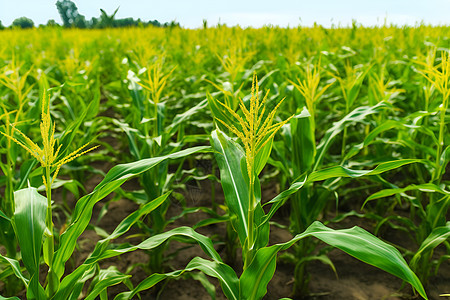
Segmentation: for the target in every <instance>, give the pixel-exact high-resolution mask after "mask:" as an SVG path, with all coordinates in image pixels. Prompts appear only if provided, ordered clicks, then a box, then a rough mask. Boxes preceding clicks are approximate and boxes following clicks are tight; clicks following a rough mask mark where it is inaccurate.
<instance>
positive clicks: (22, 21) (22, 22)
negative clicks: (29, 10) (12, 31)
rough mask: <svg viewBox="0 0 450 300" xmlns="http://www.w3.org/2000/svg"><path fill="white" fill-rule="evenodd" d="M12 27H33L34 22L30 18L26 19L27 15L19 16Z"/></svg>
mask: <svg viewBox="0 0 450 300" xmlns="http://www.w3.org/2000/svg"><path fill="white" fill-rule="evenodd" d="M11 26H12V27H20V28H33V27H34V22H33V20H31V19H28V18H27V17H20V18H17V19H15V20H14V21H13V22H12V24H11Z"/></svg>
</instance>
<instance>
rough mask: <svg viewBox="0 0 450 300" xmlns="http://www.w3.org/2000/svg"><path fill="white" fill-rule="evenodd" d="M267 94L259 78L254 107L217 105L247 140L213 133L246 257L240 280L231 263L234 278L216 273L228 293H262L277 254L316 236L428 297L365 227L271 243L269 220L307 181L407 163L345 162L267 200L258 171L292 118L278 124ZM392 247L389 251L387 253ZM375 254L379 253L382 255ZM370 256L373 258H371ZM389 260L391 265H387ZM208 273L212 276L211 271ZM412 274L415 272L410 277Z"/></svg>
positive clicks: (309, 231) (311, 231)
mask: <svg viewBox="0 0 450 300" xmlns="http://www.w3.org/2000/svg"><path fill="white" fill-rule="evenodd" d="M266 97H267V94H266ZM266 97H264V98H263V100H259V90H258V85H257V83H256V78H254V81H253V89H252V96H251V98H250V101H249V102H250V103H249V104H248V105H249V106H248V107H246V105H245V104H244V102H242V101H241V103H240V105H239V107H240V109H241V112H240V113H237V112H235V111H234V110H232V109H231V108H230V107H228V106H226V105H225V104H223V103H222V104H220V103H219V104H218V105H217V106H215V107H219V106H220V105H222V106H223V111H222V113H219V112H218V113H217V114H216V113H215V115H216V117H217V116H221V117H223V116H225V115H228V118H227V119H219V118H218V119H217V122H218V123H220V124H222V125H224V126H225V127H226V128H228V129H229V130H230V132H232V133H234V134H235V135H236V136H237V137H238V138H239V140H240V141H241V142H242V144H243V146H241V145H240V144H239V143H237V141H235V140H234V139H232V138H230V137H229V136H228V135H226V134H225V133H224V132H222V131H220V130H216V131H214V132H213V133H212V143H213V147H214V149H215V151H216V159H217V161H218V165H219V168H220V171H221V184H222V188H223V190H224V193H225V201H226V204H227V207H228V209H229V211H230V214H231V222H232V224H233V228H235V230H236V232H237V235H238V237H239V242H240V245H241V247H242V257H243V273H242V275H241V277H240V278H239V279H237V276H235V275H233V273H231V268H229V267H228V268H225V267H224V266H222V264H220V265H219V266H217V267H216V272H217V273H219V274H220V272H219V271H218V270H217V269H218V268H219V267H220V268H221V272H227V275H228V273H230V274H231V275H232V278H229V279H227V278H226V277H225V279H224V278H223V277H222V276H219V275H217V274H216V275H213V276H217V277H218V278H219V280H221V283H222V287H223V289H224V293H225V295H226V296H227V297H229V298H232V299H260V298H262V297H263V295H264V294H265V293H266V287H267V284H268V282H269V281H270V279H271V277H272V276H273V273H274V271H275V266H276V254H277V253H278V252H279V251H281V250H286V249H287V248H289V247H291V246H292V245H293V244H295V243H296V242H298V241H300V240H301V239H303V238H306V237H308V236H314V237H316V238H319V239H321V240H322V241H324V242H326V243H329V244H330V245H332V246H335V247H338V248H339V249H341V250H344V251H346V252H347V253H349V254H351V255H353V256H355V257H357V258H359V259H361V260H362V261H365V262H367V263H370V264H373V265H375V266H378V267H380V268H382V269H384V270H386V271H388V272H391V273H393V274H395V275H397V276H399V277H400V278H403V279H404V280H406V281H407V282H409V283H411V284H412V285H413V286H414V287H415V288H416V289H418V291H419V293H420V294H421V295H422V296H423V297H426V296H425V293H424V291H423V288H422V286H421V284H420V282H419V281H418V279H417V277H416V276H415V275H414V274H413V273H412V272H411V270H410V269H409V268H408V266H407V264H406V262H405V261H404V260H403V258H402V257H401V255H400V253H399V252H398V251H397V250H396V249H395V248H393V247H392V246H389V245H387V244H385V243H383V242H382V241H381V240H378V239H377V238H375V237H374V236H372V235H370V234H369V233H367V232H365V231H363V230H362V229H359V228H353V229H350V230H342V231H334V230H332V229H329V228H327V227H325V226H323V225H322V224H321V223H319V222H317V221H316V222H314V223H312V224H310V226H309V227H308V228H306V230H305V231H304V232H303V233H299V234H298V235H296V237H294V239H292V240H291V241H289V242H286V243H283V244H277V245H273V246H270V247H268V242H269V231H270V228H269V223H268V222H269V220H270V219H271V217H272V216H273V215H274V213H275V212H276V211H277V209H278V208H279V207H280V206H281V205H282V204H283V203H284V202H285V201H286V199H287V198H288V197H289V196H290V195H292V194H294V193H295V192H297V191H298V190H300V189H301V188H302V187H303V186H304V185H305V184H308V183H312V182H315V181H321V180H326V179H328V178H332V177H340V176H341V177H358V176H362V175H366V174H377V173H379V172H383V171H384V170H387V169H389V168H391V166H392V165H396V166H400V165H402V164H404V163H407V162H394V163H387V164H386V165H380V166H378V167H377V168H376V169H374V170H368V171H354V170H350V169H346V168H343V167H340V166H338V167H334V168H328V169H323V170H320V171H315V172H312V173H310V174H309V175H308V176H306V175H303V176H301V177H300V178H299V179H297V180H296V181H294V182H293V183H292V185H291V186H290V188H289V189H287V190H286V191H284V192H282V193H281V194H280V195H278V196H277V197H275V198H274V199H272V200H271V201H268V202H266V203H265V204H263V202H262V200H261V187H260V182H259V179H258V174H259V173H260V172H261V170H262V169H263V167H264V165H265V164H266V162H267V160H268V158H269V155H270V148H271V147H272V139H273V137H274V135H275V133H276V132H277V131H278V129H280V128H281V127H282V126H283V125H284V124H285V123H287V122H288V121H289V119H286V120H284V121H281V122H278V123H275V124H273V123H272V122H273V119H274V117H275V112H276V110H277V108H278V107H279V105H280V103H281V102H280V103H279V104H278V105H277V106H276V107H275V108H274V109H273V110H271V111H270V112H268V113H266V108H265V100H266ZM225 113H226V114H225ZM263 205H271V208H270V209H269V212H268V213H267V214H266V213H265V212H264V210H263ZM371 245H372V246H373V245H376V247H375V248H373V247H372V246H371ZM388 252H389V255H387V253H388ZM394 253H395V254H394ZM375 256H376V257H377V259H376V260H375V258H374V257H375ZM369 257H371V258H370V259H368V258H369ZM394 257H395V259H394ZM372 258H373V259H374V260H372ZM391 259H392V260H391ZM388 265H389V267H387V266H388ZM188 267H189V265H188ZM225 269H227V270H225ZM394 270H395V271H394ZM400 270H401V271H400ZM206 274H208V275H211V272H208V273H206ZM406 274H409V275H407V276H406V277H405V275H406ZM221 275H224V274H221ZM227 277H228V276H227ZM231 285H234V286H235V289H236V290H235V291H234V292H233V291H230V290H229V289H230V286H231Z"/></svg>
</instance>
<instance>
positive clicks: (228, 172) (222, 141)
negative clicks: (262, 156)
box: [211, 130, 249, 245]
mask: <svg viewBox="0 0 450 300" xmlns="http://www.w3.org/2000/svg"><path fill="white" fill-rule="evenodd" d="M211 139H212V144H213V147H214V150H216V153H214V154H215V157H216V161H217V164H218V165H219V168H220V177H221V178H220V180H221V184H222V189H223V191H224V194H225V201H226V203H227V207H228V208H229V210H230V211H231V212H232V213H233V215H234V216H236V218H237V221H235V222H233V223H234V225H235V226H234V227H235V230H236V231H237V233H238V236H239V240H240V241H241V245H244V243H245V240H246V239H247V236H248V227H247V223H248V210H249V191H248V186H247V184H246V180H245V178H244V176H243V174H242V171H241V162H242V161H243V160H245V157H244V151H243V150H242V148H241V146H239V144H237V143H236V142H234V141H233V140H232V139H231V138H229V137H228V136H226V135H225V134H224V133H222V132H220V131H219V130H214V131H213V132H212V133H211ZM244 164H245V163H244Z"/></svg>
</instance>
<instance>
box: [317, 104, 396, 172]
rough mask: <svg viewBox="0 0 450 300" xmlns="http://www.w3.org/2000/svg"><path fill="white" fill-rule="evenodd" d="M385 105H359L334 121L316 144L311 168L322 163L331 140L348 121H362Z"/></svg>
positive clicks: (385, 106) (386, 105)
mask: <svg viewBox="0 0 450 300" xmlns="http://www.w3.org/2000/svg"><path fill="white" fill-rule="evenodd" d="M387 107H389V106H388V104H387V103H386V102H380V103H378V104H377V105H375V106H361V107H358V108H356V109H354V110H353V111H351V112H350V113H349V114H348V115H346V116H345V117H344V118H342V119H341V120H340V121H338V122H336V123H334V124H333V126H332V127H331V128H330V129H328V130H327V131H326V132H325V135H324V137H323V138H322V140H321V141H320V143H319V145H318V146H317V154H316V159H315V162H314V167H313V170H317V168H318V167H319V165H320V164H321V163H322V159H323V156H324V155H325V153H326V151H327V150H328V148H329V147H330V145H331V142H332V141H333V139H334V138H335V137H336V136H337V135H338V134H339V133H340V132H341V131H343V130H344V128H345V127H347V126H348V123H359V122H363V121H364V119H365V118H366V117H367V116H369V115H371V114H375V113H379V112H381V111H382V110H383V109H385V108H387Z"/></svg>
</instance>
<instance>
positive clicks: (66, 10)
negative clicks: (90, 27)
mask: <svg viewBox="0 0 450 300" xmlns="http://www.w3.org/2000/svg"><path fill="white" fill-rule="evenodd" d="M56 8H57V9H58V12H59V15H60V16H61V19H62V21H63V25H64V27H78V28H86V27H87V24H86V18H85V17H84V16H83V15H80V13H79V12H78V8H77V6H76V5H75V3H74V2H72V1H70V0H58V1H57V2H56Z"/></svg>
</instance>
